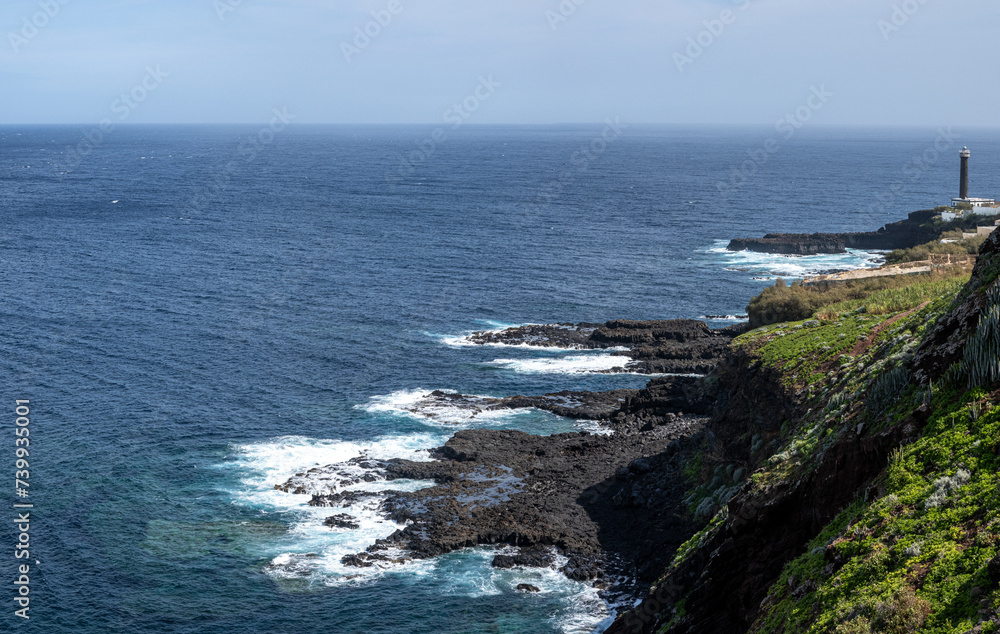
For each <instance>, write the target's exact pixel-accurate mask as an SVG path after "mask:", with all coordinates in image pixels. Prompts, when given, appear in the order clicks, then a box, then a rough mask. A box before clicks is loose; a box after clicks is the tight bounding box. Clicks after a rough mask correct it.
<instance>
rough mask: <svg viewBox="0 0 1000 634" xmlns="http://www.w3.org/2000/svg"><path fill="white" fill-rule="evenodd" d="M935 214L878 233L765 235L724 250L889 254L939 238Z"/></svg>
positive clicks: (916, 216) (917, 215)
mask: <svg viewBox="0 0 1000 634" xmlns="http://www.w3.org/2000/svg"><path fill="white" fill-rule="evenodd" d="M936 213H937V212H935V211H933V210H924V211H915V212H912V213H911V214H909V216H908V217H907V218H906V220H901V221H899V222H894V223H890V224H887V225H885V226H884V227H882V228H881V229H879V230H878V231H867V232H859V233H812V234H807V233H769V234H767V235H765V236H764V237H763V238H737V239H734V240H732V241H731V242H730V243H729V246H728V247H726V248H727V249H728V250H729V251H753V252H755V253H772V254H778V255H821V254H823V255H826V254H840V253H846V252H847V249H863V250H866V251H891V250H893V249H909V248H912V247H915V246H917V245H920V244H924V243H927V242H930V241H931V240H934V239H936V238H937V237H938V236H939V235H940V234H941V231H942V229H941V227H939V226H935V224H934V223H933V222H932V221H933V219H934V216H935V215H936Z"/></svg>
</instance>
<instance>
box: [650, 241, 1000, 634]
mask: <svg viewBox="0 0 1000 634" xmlns="http://www.w3.org/2000/svg"><path fill="white" fill-rule="evenodd" d="M991 257H992V258H994V259H995V260H996V265H993V263H992V262H991V259H990V258H991ZM982 258H983V259H982V261H981V263H982V265H983V266H982V270H981V271H979V273H978V274H977V283H976V284H975V285H974V286H973V285H967V284H966V283H967V281H968V272H965V273H962V274H951V275H942V274H939V275H936V276H908V277H903V278H895V279H893V278H888V279H883V280H866V281H865V283H862V284H856V285H847V284H845V285H839V286H830V287H816V288H813V287H803V286H801V285H792V286H788V285H786V284H784V283H779V284H777V285H776V286H775V287H773V288H771V289H767V290H765V291H764V293H762V294H761V296H759V297H758V298H755V299H754V302H753V303H752V304H751V314H754V311H756V314H757V315H758V317H760V316H761V315H764V314H771V315H774V314H794V315H795V316H796V319H794V320H790V321H789V322H788V323H777V324H769V325H765V326H763V327H759V328H757V329H755V330H752V331H750V332H748V333H746V334H744V335H742V336H741V337H739V338H737V339H736V340H735V341H734V342H733V344H732V345H733V348H734V351H736V352H738V353H740V354H742V355H743V356H744V357H745V361H744V363H746V364H748V365H749V366H751V367H752V368H755V370H756V369H763V370H767V371H768V372H769V373H770V376H774V377H775V378H776V379H777V381H778V383H780V385H781V389H783V390H784V391H785V392H786V394H787V398H789V399H792V400H794V401H796V402H797V404H798V406H799V408H800V411H802V412H805V413H804V415H802V417H801V420H786V421H784V423H783V424H782V425H781V427H780V431H777V428H776V426H775V427H771V428H770V431H769V432H767V433H764V432H762V431H760V430H755V429H750V430H747V431H746V433H745V436H743V437H741V438H740V439H737V441H736V442H738V443H746V445H745V446H746V447H748V448H749V455H750V459H749V460H750V462H749V463H748V462H742V463H740V464H726V463H725V462H724V461H723V458H722V457H721V456H719V455H716V454H715V453H713V451H714V450H704V451H702V452H701V453H699V454H698V456H697V461H696V462H695V461H693V462H692V463H691V465H690V469H689V470H688V472H687V474H688V476H689V478H691V477H692V476H694V475H695V474H700V477H699V478H697V479H696V480H695V481H694V482H692V485H691V487H692V488H691V491H690V492H689V495H688V499H687V502H688V505H689V511H690V512H691V514H692V516H693V517H699V518H705V519H707V518H708V517H712V519H711V520H710V521H708V523H707V524H706V525H705V527H704V529H703V530H702V531H700V532H699V533H697V534H696V535H694V536H693V537H692V538H691V539H690V540H689V541H688V542H687V543H685V544H684V545H683V546H682V547H681V548H680V549H679V550H678V551H677V553H676V555H675V558H674V561H673V562H672V564H671V566H670V568H669V569H668V571H667V572H668V574H669V573H670V572H671V571H675V570H677V569H678V567H679V566H681V565H682V564H683V563H684V562H685V561H687V560H688V559H689V558H690V557H692V556H693V555H695V554H699V555H703V556H708V555H709V553H701V552H700V550H701V549H702V548H703V547H706V546H708V545H709V544H715V543H716V542H714V541H712V540H713V537H714V536H716V535H717V534H718V533H719V531H722V530H726V526H727V521H728V511H727V507H726V504H725V502H726V501H727V500H728V499H730V498H731V497H732V496H734V495H739V496H740V497H741V498H743V497H744V496H745V497H746V498H747V500H749V502H750V503H751V504H752V503H753V500H751V499H750V498H756V499H757V500H758V501H766V500H768V499H769V496H770V495H772V492H773V491H774V490H781V488H783V487H787V486H794V483H796V482H802V481H804V478H807V477H808V476H809V474H810V472H811V471H812V470H813V469H815V468H816V466H817V465H819V464H820V461H821V460H822V459H823V458H824V456H825V455H826V452H827V451H828V450H830V449H831V448H832V447H834V446H835V445H838V443H840V444H841V446H843V443H844V441H850V439H852V438H855V437H857V436H858V435H862V434H864V435H871V434H879V433H881V432H882V431H885V430H888V429H890V428H891V429H895V430H899V429H908V430H910V431H907V432H906V433H907V434H911V437H916V438H917V439H916V440H915V441H913V442H912V443H911V444H908V445H903V446H900V447H897V448H896V449H895V450H894V451H893V452H892V453H891V455H890V457H889V459H888V461H887V463H886V464H885V467H884V469H883V470H882V472H881V473H880V474H879V475H878V477H877V478H876V480H875V481H874V483H872V484H871V486H868V487H866V488H864V489H862V490H860V491H858V498H857V499H856V500H855V501H854V502H853V503H852V504H850V505H848V506H847V507H846V508H844V509H842V510H841V512H840V513H839V515H838V516H837V517H836V519H834V520H833V521H832V522H830V523H829V524H828V525H827V526H826V527H824V528H823V529H822V530H821V531H820V534H819V535H817V536H816V537H815V538H814V539H813V540H812V541H811V542H810V543H809V544H807V545H805V546H804V548H803V550H802V554H801V555H800V556H799V557H797V558H796V559H794V560H792V561H790V562H788V563H787V564H786V565H785V567H784V570H783V571H782V574H781V576H780V578H779V579H778V580H777V581H776V582H775V583H774V585H773V586H772V587H771V588H770V589H769V591H768V595H767V598H766V599H765V601H764V602H763V604H761V612H760V615H759V618H758V620H757V622H756V623H755V624H754V625H753V627H752V628H751V631H753V632H769V633H770V632H774V633H781V634H790V633H793V632H796V633H797V632H809V633H824V634H850V633H864V634H871V633H883V632H885V633H893V634H896V633H899V634H903V633H915V632H927V633H931V634H967V633H971V632H975V633H977V634H990V633H1000V619H998V618H997V614H998V612H1000V586H998V583H997V582H998V581H1000V579H998V577H1000V390H997V391H993V390H995V388H997V386H998V385H1000V282H997V281H994V280H995V278H996V277H997V275H996V274H992V273H991V271H992V270H993V269H996V270H997V271H996V272H997V274H1000V257H994V256H991V255H990V254H989V253H987V254H984V255H983V256H982ZM972 293H975V294H976V295H977V298H976V302H977V305H979V306H982V310H981V314H980V321H979V324H978V327H977V328H976V330H975V331H974V332H973V333H972V334H971V335H970V336H969V338H968V341H967V342H966V345H965V348H964V355H963V356H962V358H961V359H960V360H959V361H958V362H957V363H956V364H955V365H954V366H953V367H952V368H951V370H950V371H949V372H948V373H947V375H946V376H945V377H944V378H943V379H942V380H941V381H939V382H935V383H932V384H930V385H926V384H925V385H920V384H918V382H917V381H916V380H915V378H914V377H913V376H912V375H911V372H910V367H911V366H910V361H911V360H912V358H913V355H914V353H915V351H916V350H917V348H918V347H919V346H920V344H921V342H923V341H924V338H925V336H926V334H927V333H928V331H929V330H930V329H931V328H933V327H934V325H935V324H936V323H938V321H939V320H940V318H941V317H942V316H944V315H945V314H946V313H948V312H949V311H950V310H952V309H953V308H956V307H957V306H958V305H959V304H958V302H960V301H964V300H966V299H968V298H969V297H970V295H971V294H972ZM918 410H919V411H920V412H922V413H921V414H920V415H919V420H920V421H924V420H926V424H925V425H924V427H923V429H922V431H921V430H920V427H919V423H918V422H917V420H918V416H917V414H916V412H917V411H918ZM862 430H863V431H862ZM728 442H732V439H727V443H728ZM708 445H710V443H708ZM708 445H706V446H708ZM740 455H742V454H740ZM734 468H735V470H734ZM747 471H752V473H749V474H746V472H747ZM747 480H749V482H747ZM744 501H746V500H744ZM716 511H717V512H716ZM713 513H714V516H713ZM713 547H714V546H713ZM684 605H685V604H684V600H683V599H682V600H681V601H680V602H679V603H678V604H677V605H675V606H674V609H673V612H672V620H671V624H680V623H681V621H682V620H683V618H684V616H685V613H686V610H685V609H684ZM668 625H670V624H668Z"/></svg>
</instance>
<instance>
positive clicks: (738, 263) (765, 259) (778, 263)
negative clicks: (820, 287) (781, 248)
mask: <svg viewBox="0 0 1000 634" xmlns="http://www.w3.org/2000/svg"><path fill="white" fill-rule="evenodd" d="M728 244H729V243H728V242H727V241H725V240H717V241H715V243H714V244H713V246H712V247H710V248H708V249H705V251H704V252H705V253H710V254H712V255H713V256H715V257H717V258H719V259H720V260H721V262H722V264H723V266H724V267H725V269H726V270H727V271H739V272H743V273H750V274H751V275H753V276H754V279H759V278H763V279H774V278H777V277H787V278H802V277H809V276H812V275H821V274H823V273H826V272H829V271H845V270H851V271H853V270H857V269H870V268H876V267H878V266H880V265H881V264H882V263H883V262H884V254H883V253H880V252H877V251H862V250H860V249H848V250H847V253H841V254H823V255H779V254H773V253H756V252H753V251H728V250H726V246H728Z"/></svg>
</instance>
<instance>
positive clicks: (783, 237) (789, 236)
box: [726, 233, 847, 255]
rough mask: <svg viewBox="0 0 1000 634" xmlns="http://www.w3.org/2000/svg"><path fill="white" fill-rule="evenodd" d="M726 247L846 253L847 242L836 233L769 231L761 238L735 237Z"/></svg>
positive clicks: (792, 251)
mask: <svg viewBox="0 0 1000 634" xmlns="http://www.w3.org/2000/svg"><path fill="white" fill-rule="evenodd" d="M726 249H728V250H729V251H753V252H755V253H777V254H780V255H819V254H824V253H847V243H846V242H845V241H844V238H843V236H840V235H836V234H824V233H814V234H811V235H810V234H802V233H769V234H767V235H766V236H764V237H763V238H737V239H735V240H733V241H731V242H730V243H729V246H728V247H726Z"/></svg>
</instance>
